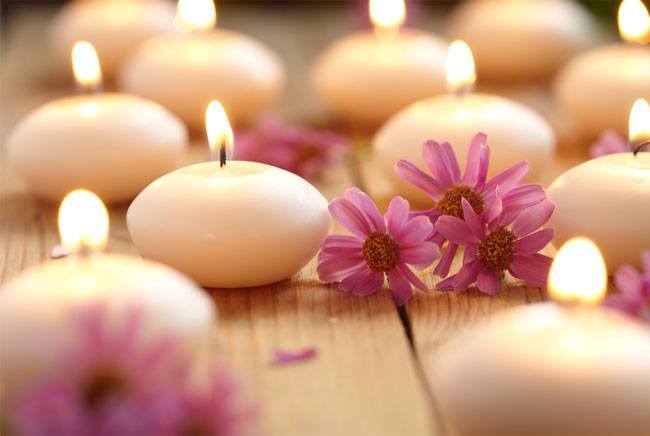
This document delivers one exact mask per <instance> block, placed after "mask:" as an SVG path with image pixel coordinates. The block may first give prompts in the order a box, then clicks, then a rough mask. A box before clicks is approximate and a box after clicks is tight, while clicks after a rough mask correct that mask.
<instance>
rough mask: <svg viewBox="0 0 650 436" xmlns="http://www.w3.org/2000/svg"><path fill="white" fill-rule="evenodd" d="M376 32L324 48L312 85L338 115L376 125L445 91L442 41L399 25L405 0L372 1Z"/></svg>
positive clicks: (364, 33) (431, 35) (314, 71)
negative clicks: (412, 104)
mask: <svg viewBox="0 0 650 436" xmlns="http://www.w3.org/2000/svg"><path fill="white" fill-rule="evenodd" d="M369 9H370V17H371V18H372V21H373V23H374V25H375V32H374V33H373V32H358V33H354V34H352V35H350V36H347V37H345V38H343V39H341V40H339V41H337V42H335V43H334V44H333V45H331V46H330V47H328V48H327V50H326V51H325V52H324V53H323V55H322V56H321V57H320V58H319V59H318V61H317V63H316V64H315V67H314V70H313V74H312V77H313V83H314V87H315V89H316V91H317V93H318V95H319V96H320V98H321V99H322V100H323V101H324V102H325V103H326V104H327V106H328V107H329V108H330V109H331V110H332V111H333V112H334V113H335V114H336V115H337V116H340V117H343V118H345V119H347V120H349V121H353V122H359V123H364V124H378V123H380V122H382V121H384V120H385V119H386V118H388V117H389V116H390V115H392V114H394V113H395V112H397V111H398V110H399V109H401V108H403V107H404V106H406V105H408V104H410V103H413V102H414V101H416V100H419V99H421V98H425V97H429V96H431V95H435V94H440V93H442V92H444V89H445V88H444V86H445V85H444V83H445V82H444V81H445V78H444V69H443V68H444V63H443V60H444V55H445V49H446V45H447V44H446V42H445V41H444V40H442V39H441V38H439V37H437V36H435V35H433V34H431V33H427V32H423V31H419V30H415V29H400V26H401V24H402V22H403V21H404V16H405V13H406V11H405V7H404V0H383V1H382V0H370V1H369Z"/></svg>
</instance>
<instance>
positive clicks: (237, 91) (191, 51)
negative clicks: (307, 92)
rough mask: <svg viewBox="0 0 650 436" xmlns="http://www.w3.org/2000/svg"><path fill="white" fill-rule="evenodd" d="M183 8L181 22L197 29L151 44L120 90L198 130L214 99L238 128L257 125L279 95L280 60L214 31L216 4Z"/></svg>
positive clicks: (191, 0) (208, 0)
mask: <svg viewBox="0 0 650 436" xmlns="http://www.w3.org/2000/svg"><path fill="white" fill-rule="evenodd" d="M178 8H179V15H178V20H177V22H179V23H190V22H191V23H192V26H193V29H194V30H193V31H192V32H190V33H189V34H175V35H161V36H159V37H155V38H151V39H150V40H148V41H147V42H146V43H145V44H143V45H142V46H141V47H140V49H139V50H138V51H137V52H136V53H135V54H134V55H133V56H132V57H131V59H129V61H128V62H127V64H126V65H125V67H124V69H123V71H122V74H121V77H120V85H121V88H122V89H124V90H126V91H128V92H130V93H133V94H137V95H141V96H144V97H146V98H150V99H152V100H154V101H157V102H158V103H160V104H162V105H163V106H165V107H167V108H169V109H170V110H171V111H173V112H174V113H176V114H177V115H178V116H179V117H180V118H181V119H183V121H185V122H186V123H187V124H188V125H189V126H190V127H191V128H193V129H200V128H202V126H203V116H204V115H205V108H206V106H207V105H208V103H209V102H210V100H212V99H219V100H220V101H222V102H223V104H224V105H225V106H226V107H227V108H228V111H229V113H230V115H231V117H232V118H233V122H234V123H237V124H242V123H248V122H251V121H254V120H255V118H256V117H257V116H258V115H259V114H260V113H261V112H262V111H264V110H266V109H268V108H269V107H270V106H271V105H272V104H273V103H274V102H275V101H276V100H277V98H278V97H279V96H280V93H281V91H282V86H283V82H284V67H283V65H282V63H281V61H280V59H279V58H278V57H277V56H276V55H275V53H273V52H272V51H271V50H270V49H269V48H267V47H266V46H264V45H262V43H260V42H259V41H256V40H254V39H253V38H250V37H248V36H246V35H243V34H241V33H237V32H233V31H229V30H224V29H213V27H214V25H215V23H216V15H215V9H214V4H213V3H212V0H201V1H199V0H185V1H183V0H181V1H179V4H178ZM197 11H199V12H202V14H197V15H196V16H195V15H194V14H196V12H197ZM186 15H187V16H186ZM197 17H198V18H201V19H202V20H203V21H196V18H197ZM207 17H212V19H211V20H208V19H207ZM191 20H195V21H191Z"/></svg>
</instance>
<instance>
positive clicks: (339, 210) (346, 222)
mask: <svg viewBox="0 0 650 436" xmlns="http://www.w3.org/2000/svg"><path fill="white" fill-rule="evenodd" d="M328 209H329V211H330V214H331V215H332V218H334V220H336V222H338V223H339V224H341V225H342V226H343V227H345V229H346V230H348V231H349V232H350V233H352V234H353V235H355V236H358V237H359V238H362V239H365V238H366V236H368V235H369V234H370V233H371V231H372V229H371V228H370V226H369V225H368V222H367V221H366V218H365V217H364V215H363V214H362V213H361V211H359V209H358V208H357V207H356V206H355V205H354V204H353V203H352V202H351V201H350V200H346V199H345V198H335V199H334V200H332V201H331V202H330V204H329V206H328Z"/></svg>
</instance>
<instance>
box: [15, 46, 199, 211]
mask: <svg viewBox="0 0 650 436" xmlns="http://www.w3.org/2000/svg"><path fill="white" fill-rule="evenodd" d="M73 63H74V70H75V76H76V78H77V82H78V85H79V87H80V88H81V89H85V90H87V91H92V90H96V89H98V88H99V87H100V85H101V72H100V69H99V62H98V60H97V54H96V52H95V50H94V49H93V47H92V46H91V45H90V44H89V43H87V42H80V43H78V44H77V45H75V48H74V49H73ZM186 146H187V131H186V129H185V126H183V124H182V122H181V121H180V120H178V119H177V118H176V117H174V116H173V115H172V114H171V113H169V112H168V111H167V110H166V109H164V108H163V107H162V106H160V105H158V104H156V103H153V102H151V101H148V100H144V99H142V98H139V97H135V96H131V95H127V94H116V93H91V94H89V95H79V96H74V97H66V98H61V99H57V100H54V101H51V102H49V103H47V104H45V105H44V106H41V107H39V108H38V109H36V110H34V111H32V112H31V113H29V114H28V115H27V116H26V117H25V118H24V119H23V120H21V121H20V123H19V124H18V125H17V126H16V128H15V129H14V130H13V132H12V133H11V135H10V136H9V139H8V142H7V158H8V161H9V164H10V165H11V167H12V168H13V169H15V170H16V171H17V172H18V174H19V175H20V176H22V178H23V179H24V180H25V182H27V184H28V186H29V188H30V189H31V190H32V191H33V192H34V193H35V194H36V195H38V196H40V197H43V198H45V199H48V200H52V201H58V200H60V199H61V198H62V197H63V196H64V195H65V194H66V193H67V192H69V191H70V190H72V189H76V188H87V189H90V190H92V191H93V192H96V193H98V194H99V195H101V196H102V197H103V198H104V199H105V201H107V202H117V201H124V200H129V199H131V198H133V197H135V195H137V193H138V192H140V190H142V188H144V187H145V186H146V185H147V184H148V183H149V182H151V181H152V180H154V179H155V178H156V177H158V176H160V175H161V174H164V173H166V172H168V171H170V170H172V169H174V168H176V167H177V165H178V163H179V161H180V159H181V158H182V156H183V153H184V152H185V149H186Z"/></svg>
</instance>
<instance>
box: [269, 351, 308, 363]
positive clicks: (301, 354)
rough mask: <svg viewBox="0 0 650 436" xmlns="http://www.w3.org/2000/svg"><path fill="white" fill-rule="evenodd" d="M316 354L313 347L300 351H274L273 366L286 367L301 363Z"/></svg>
mask: <svg viewBox="0 0 650 436" xmlns="http://www.w3.org/2000/svg"><path fill="white" fill-rule="evenodd" d="M317 354H318V352H317V351H316V348H315V347H305V348H302V349H300V350H280V349H277V350H274V351H273V359H272V361H273V363H274V364H275V365H286V364H288V363H295V362H301V361H303V360H309V359H313V358H314V357H316V355H317Z"/></svg>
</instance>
